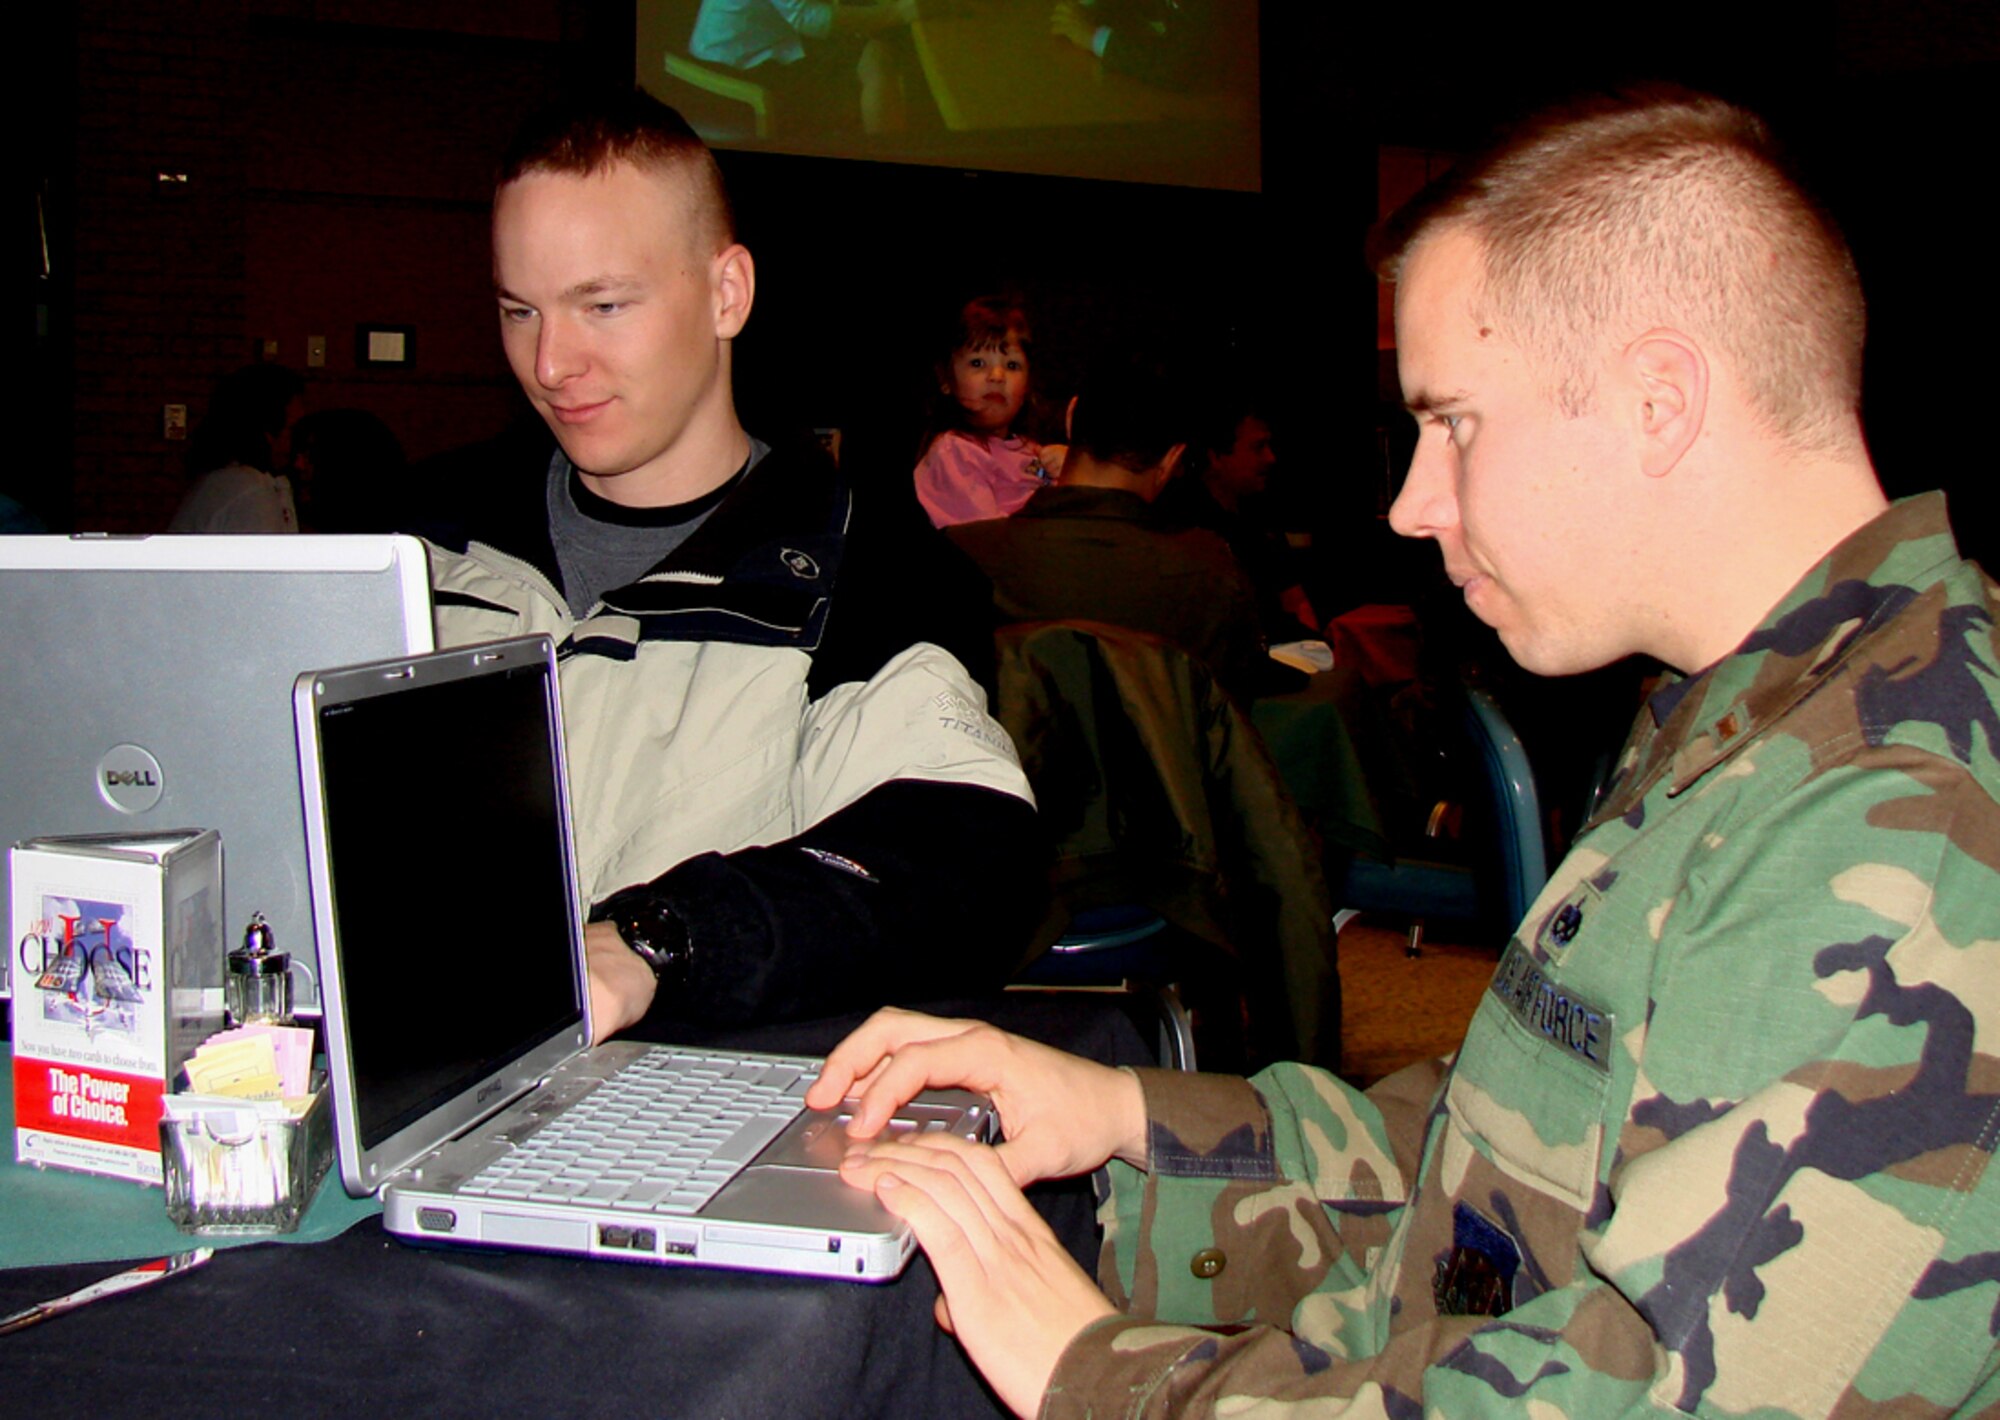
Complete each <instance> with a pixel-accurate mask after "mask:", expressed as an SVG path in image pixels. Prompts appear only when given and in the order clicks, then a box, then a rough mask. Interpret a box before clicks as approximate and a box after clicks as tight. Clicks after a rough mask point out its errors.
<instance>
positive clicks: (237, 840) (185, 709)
mask: <svg viewBox="0 0 2000 1420" xmlns="http://www.w3.org/2000/svg"><path fill="white" fill-rule="evenodd" d="M0 608H4V611H0V659H3V660H4V663H5V664H6V666H7V667H8V671H7V674H6V675H5V676H0V847H4V846H5V845H6V844H9V843H13V842H16V841H18V840H20V839H24V838H32V837H42V836H47V835H51V834H95V833H146V832H149V831H152V830H156V829H162V828H178V827H181V826H184V825H192V826H195V827H200V828H214V829H217V830H219V831H220V832H221V834H222V852H223V879H224V881H223V911H224V914H225V915H224V917H223V922H224V930H225V936H226V937H229V938H231V939H232V940H231V945H234V941H233V938H235V937H236V936H237V935H238V934H240V933H241V932H242V930H243V926H244V924H245V923H246V922H247V921H248V920H249V917H250V914H251V913H252V912H262V913H263V914H264V916H265V918H266V920H267V921H269V922H270V923H271V926H272V928H273V930H274V931H275V932H276V934H277V940H278V945H279V946H280V947H281V948H282V949H284V950H285V951H288V952H289V953H291V956H292V971H293V986H294V995H293V999H294V1003H295V1005H296V1007H297V1008H298V1009H299V1010H301V1011H303V1012H305V1013H307V1014H311V1013H314V1012H316V1011H317V1010H318V1001H319V989H318V985H317V981H318V976H317V972H316V970H315V954H314V950H313V933H312V903H311V898H310V896H309V895H308V892H307V886H306V849H305V825H304V822H303V820H302V819H301V817H300V814H299V799H298V748H297V743H296V741H295V739H294V737H293V731H292V706H291V697H292V684H293V682H294V681H295V680H297V679H298V676H299V673H300V672H301V671H305V670H310V669H312V668H313V667H315V666H326V665H337V664H344V663H348V662H353V661H364V660H372V659H374V658H376V657H379V656H394V655H403V654H407V653H410V652H416V651H428V650H429V649H430V648H431V644H432V643H431V602H430V585H429V575H428V564H427V561H426V559H425V556H424V550H423V544H421V543H420V542H418V541H417V540H416V539H415V538H410V537H388V536H367V537H314V536H288V537H260V536H227V537H196V536H184V535H176V536H167V537H104V536H92V537H74V538H72V537H4V538H0ZM7 890H8V884H7V863H6V855H5V854H4V853H0V901H5V900H6V893H7ZM5 971H6V968H5V964H4V962H0V994H5V990H4V988H5Z"/></svg>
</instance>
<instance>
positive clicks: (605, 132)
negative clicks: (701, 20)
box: [494, 89, 736, 251]
mask: <svg viewBox="0 0 2000 1420" xmlns="http://www.w3.org/2000/svg"><path fill="white" fill-rule="evenodd" d="M620 163H630V164H631V165H632V166H633V167H635V168H639V169H642V170H644V171H647V172H655V173H661V174H664V175H667V176H669V177H672V178H675V179H678V180H680V181H681V182H682V184H683V196H684V198H685V202H686V207H687V212H688V216H689V219H690V220H689V224H688V225H689V230H690V232H691V233H693V234H696V235H697V236H698V237H700V238H705V239H706V240H707V241H708V242H709V243H711V244H712V246H711V249H712V250H714V251H720V250H721V249H722V248H723V247H726V246H728V245H729V244H730V243H731V242H733V241H735V240H736V214H735V211H734V210H733V209H732V208H731V206H730V202H729V191H728V189H727V188H726V187H724V186H723V182H722V170H721V168H719V167H718V166H716V162H715V154H714V153H712V152H710V151H709V148H708V145H707V144H706V143H704V142H702V141H701V137H700V135H698V134H697V133H696V132H695V131H694V129H693V128H691V127H689V125H688V122H687V120H686V119H684V118H682V117H681V115H680V111H679V110H678V109H675V108H672V107H670V106H668V105H667V104H664V103H661V102H660V101H659V100H658V99H656V98H654V97H653V96H652V95H651V94H649V93H647V92H646V91H645V90H643V89H633V90H629V91H613V92H609V93H596V92H592V93H588V94H585V93H581V92H579V93H573V94H569V95H566V96H565V97H563V98H560V99H558V100H556V101H555V102H553V103H551V104H549V105H548V106H547V107H545V108H543V109H541V110H539V111H538V112H536V113H535V114H533V115H532V116H531V117H530V118H529V119H528V120H527V122H526V123H524V124H523V125H522V126H521V128H520V129H519V131H518V132H516V133H515V135H514V140H513V142H512V143H510V144H509V145H508V148H507V152H506V154H505V155H504V156H503V157H502V158H501V160H500V172H499V177H498V180H497V181H496V182H495V183H494V189H495V191H496V192H497V191H498V190H499V189H500V188H503V187H505V186H507V184H509V183H511V182H518V181H519V180H520V179H522V178H524V177H527V176H528V175H529V174H531V173H558V174H561V175H564V176H567V177H592V176H595V175H598V174H602V173H607V172H609V171H610V170H611V169H612V168H614V167H616V166H617V165H618V164H620Z"/></svg>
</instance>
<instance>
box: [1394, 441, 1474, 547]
mask: <svg viewBox="0 0 2000 1420" xmlns="http://www.w3.org/2000/svg"><path fill="white" fill-rule="evenodd" d="M1457 521H1458V500H1457V494H1456V491H1455V489H1454V486H1453V483H1452V470H1451V455H1450V454H1449V453H1447V452H1446V451H1445V448H1444V441H1443V440H1442V439H1440V438H1438V437H1437V436H1436V435H1435V434H1429V433H1426V434H1424V435H1422V436H1420V437H1419V438H1418V439H1417V451H1416V453H1415V454H1413V455H1412V456H1411V458H1410V468H1409V472H1407V473H1405V474H1404V475H1403V488H1402V491H1401V492H1399V493H1398V494H1397V495H1396V501H1395V502H1394V503H1393V504H1391V505H1390V507H1389V526H1390V527H1392V528H1394V529H1395V530H1396V531H1397V532H1399V533H1401V534H1402V535H1403V536H1404V537H1436V536H1437V535H1438V534H1439V533H1440V532H1442V531H1444V530H1445V529H1446V528H1449V527H1451V526H1453V525H1454V524H1455V523H1456V522H1457Z"/></svg>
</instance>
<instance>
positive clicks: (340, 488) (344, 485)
mask: <svg viewBox="0 0 2000 1420" xmlns="http://www.w3.org/2000/svg"><path fill="white" fill-rule="evenodd" d="M292 462H293V467H294V468H295V470H296V473H297V478H298V484H299V504H300V509H301V512H300V521H301V522H302V523H304V524H305V527H306V530H307V531H309V532H316V533H386V532H397V531H400V530H402V529H404V528H408V527H410V526H411V525H412V524H413V523H414V522H415V521H416V514H417V509H416V508H414V507H413V506H412V505H413V503H414V501H415V500H414V499H412V498H411V496H410V493H411V490H410V486H409V463H408V461H407V460H406V459H404V457H403V445H402V441H401V440H399V439H397V437H396V434H395V431H394V430H392V429H391V428H390V427H389V426H388V425H387V424H385V423H383V422H382V420H381V418H380V417H379V416H377V415H374V414H370V413H369V412H368V411H367V410H365V409H321V410H315V411H314V412H313V413H311V414H308V415H307V416H306V417H305V418H303V419H301V420H300V421H299V422H298V425H297V426H296V427H295V428H294V429H293V430H292Z"/></svg>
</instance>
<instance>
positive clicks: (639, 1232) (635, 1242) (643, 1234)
mask: <svg viewBox="0 0 2000 1420" xmlns="http://www.w3.org/2000/svg"><path fill="white" fill-rule="evenodd" d="M659 1250H660V1235H659V1234H658V1233H656V1232H654V1231H653V1230H652V1229H651V1228H634V1229H632V1251H634V1252H658V1251H659Z"/></svg>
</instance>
